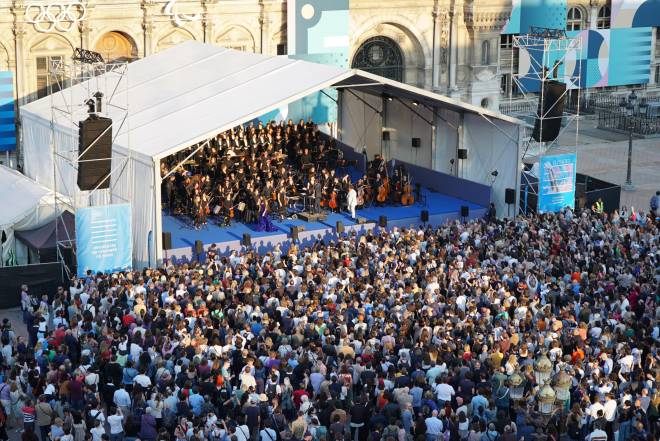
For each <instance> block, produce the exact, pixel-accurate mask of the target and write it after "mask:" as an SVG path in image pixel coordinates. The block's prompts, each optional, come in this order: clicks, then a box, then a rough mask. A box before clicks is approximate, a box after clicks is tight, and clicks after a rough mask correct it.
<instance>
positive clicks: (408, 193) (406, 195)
mask: <svg viewBox="0 0 660 441" xmlns="http://www.w3.org/2000/svg"><path fill="white" fill-rule="evenodd" d="M414 203H415V198H414V197H413V194H412V185H410V181H408V182H406V183H405V184H404V186H403V194H402V195H401V205H412V204H414Z"/></svg>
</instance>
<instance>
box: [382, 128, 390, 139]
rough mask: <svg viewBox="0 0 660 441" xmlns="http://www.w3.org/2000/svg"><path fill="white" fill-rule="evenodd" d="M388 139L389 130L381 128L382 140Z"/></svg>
mask: <svg viewBox="0 0 660 441" xmlns="http://www.w3.org/2000/svg"><path fill="white" fill-rule="evenodd" d="M389 140H390V132H389V131H387V130H383V141H389Z"/></svg>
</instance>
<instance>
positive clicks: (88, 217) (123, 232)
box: [76, 204, 133, 277]
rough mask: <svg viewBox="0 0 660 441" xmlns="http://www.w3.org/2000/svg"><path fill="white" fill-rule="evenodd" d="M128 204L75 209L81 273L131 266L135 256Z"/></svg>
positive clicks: (108, 270) (80, 274) (79, 269)
mask: <svg viewBox="0 0 660 441" xmlns="http://www.w3.org/2000/svg"><path fill="white" fill-rule="evenodd" d="M132 244H133V239H132V234H131V206H130V205H129V204H118V205H104V206H99V207H87V208H79V209H78V210H77V211H76V245H77V252H76V256H77V258H78V276H79V277H83V276H85V274H86V272H87V270H92V271H93V272H98V271H101V272H114V271H119V270H125V269H129V268H131V264H132V256H133V246H132Z"/></svg>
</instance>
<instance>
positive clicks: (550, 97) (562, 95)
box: [532, 81, 566, 142]
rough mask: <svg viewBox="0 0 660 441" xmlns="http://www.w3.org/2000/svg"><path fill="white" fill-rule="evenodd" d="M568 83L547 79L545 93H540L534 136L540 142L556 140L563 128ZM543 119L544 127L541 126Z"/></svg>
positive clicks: (544, 86)
mask: <svg viewBox="0 0 660 441" xmlns="http://www.w3.org/2000/svg"><path fill="white" fill-rule="evenodd" d="M565 103H566V84H564V83H560V82H559V81H545V82H544V83H543V93H540V94H539V105H538V109H537V111H536V119H535V120H534V131H533V132H532V138H534V140H535V141H538V142H547V141H554V140H555V139H557V136H559V131H560V130H561V122H562V116H563V115H564V104H565ZM541 121H543V127H541Z"/></svg>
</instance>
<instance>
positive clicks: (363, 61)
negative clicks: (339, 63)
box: [351, 37, 403, 81]
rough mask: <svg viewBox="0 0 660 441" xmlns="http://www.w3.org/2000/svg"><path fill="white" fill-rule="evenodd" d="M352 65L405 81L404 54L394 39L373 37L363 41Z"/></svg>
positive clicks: (355, 67)
mask: <svg viewBox="0 0 660 441" xmlns="http://www.w3.org/2000/svg"><path fill="white" fill-rule="evenodd" d="M351 67H353V68H354V69H362V70H365V71H367V72H371V73H374V74H376V75H380V76H383V77H385V78H389V79H391V80H395V81H403V54H402V52H401V48H400V47H399V45H398V44H396V42H395V41H394V40H392V39H391V38H388V37H373V38H370V39H368V40H367V41H365V42H364V43H362V45H361V46H360V48H359V49H358V50H357V52H356V53H355V57H353V63H351Z"/></svg>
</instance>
